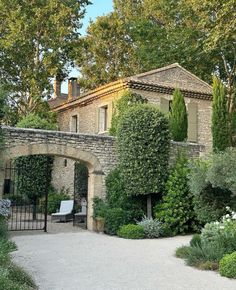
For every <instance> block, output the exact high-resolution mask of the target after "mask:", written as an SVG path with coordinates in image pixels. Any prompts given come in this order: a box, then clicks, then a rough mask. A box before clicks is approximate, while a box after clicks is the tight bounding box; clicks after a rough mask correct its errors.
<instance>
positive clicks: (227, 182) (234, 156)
mask: <svg viewBox="0 0 236 290" xmlns="http://www.w3.org/2000/svg"><path fill="white" fill-rule="evenodd" d="M235 172H236V149H235V148H228V149H226V150H225V152H221V153H218V154H213V155H212V158H211V166H210V167H209V169H208V171H207V180H208V181H209V182H210V183H211V184H212V186H213V187H219V188H221V189H226V190H229V191H231V192H232V193H233V194H234V195H235V194H236V176H235Z"/></svg>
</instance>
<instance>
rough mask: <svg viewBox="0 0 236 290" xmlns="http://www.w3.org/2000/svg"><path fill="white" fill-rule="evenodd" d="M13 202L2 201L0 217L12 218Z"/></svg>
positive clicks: (0, 202)
mask: <svg viewBox="0 0 236 290" xmlns="http://www.w3.org/2000/svg"><path fill="white" fill-rule="evenodd" d="M10 207H11V201H10V200H9V199H0V217H4V218H8V217H9V216H10Z"/></svg>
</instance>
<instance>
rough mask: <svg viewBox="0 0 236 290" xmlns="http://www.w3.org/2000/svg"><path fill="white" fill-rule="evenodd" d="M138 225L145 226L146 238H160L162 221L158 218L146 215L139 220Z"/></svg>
mask: <svg viewBox="0 0 236 290" xmlns="http://www.w3.org/2000/svg"><path fill="white" fill-rule="evenodd" d="M138 225H140V226H141V227H143V230H144V233H145V237H146V238H149V239H153V238H159V237H160V236H161V235H162V223H161V222H160V221H158V220H156V219H152V218H146V217H145V218H143V219H142V220H141V221H140V222H138Z"/></svg>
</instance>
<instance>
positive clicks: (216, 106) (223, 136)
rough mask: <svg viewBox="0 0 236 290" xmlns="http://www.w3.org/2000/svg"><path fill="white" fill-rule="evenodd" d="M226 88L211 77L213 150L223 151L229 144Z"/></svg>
mask: <svg viewBox="0 0 236 290" xmlns="http://www.w3.org/2000/svg"><path fill="white" fill-rule="evenodd" d="M229 129H230V128H229V114H228V109H227V97H226V90H225V87H224V85H223V84H222V82H221V81H220V80H219V79H218V78H217V77H214V79H213V102H212V128H211V131H212V138H213V150H214V151H223V150H225V149H226V148H227V147H229V146H230V145H231V138H230V130H229Z"/></svg>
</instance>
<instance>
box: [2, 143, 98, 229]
mask: <svg viewBox="0 0 236 290" xmlns="http://www.w3.org/2000/svg"><path fill="white" fill-rule="evenodd" d="M38 154H40V155H52V156H59V157H65V158H70V159H73V160H79V161H83V163H84V164H85V165H86V166H87V168H88V172H89V177H88V216H87V228H88V229H89V230H94V228H95V227H94V222H93V198H94V197H95V196H99V197H102V193H103V172H102V167H101V164H100V162H99V160H98V158H97V157H96V156H94V155H93V154H92V153H91V152H86V151H82V150H80V149H75V148H72V147H69V146H65V145H64V146H63V145H60V146H59V145H54V144H29V145H21V146H17V147H12V148H8V149H7V151H5V154H4V158H3V161H4V162H7V161H8V160H9V159H15V158H17V157H20V156H29V155H38ZM3 179H4V170H1V172H0V185H2V186H3ZM1 192H2V191H1Z"/></svg>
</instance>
